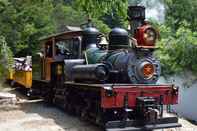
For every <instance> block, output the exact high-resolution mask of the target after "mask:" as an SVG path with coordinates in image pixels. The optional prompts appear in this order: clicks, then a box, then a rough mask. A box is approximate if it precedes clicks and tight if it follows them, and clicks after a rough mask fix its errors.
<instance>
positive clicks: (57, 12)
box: [52, 3, 86, 32]
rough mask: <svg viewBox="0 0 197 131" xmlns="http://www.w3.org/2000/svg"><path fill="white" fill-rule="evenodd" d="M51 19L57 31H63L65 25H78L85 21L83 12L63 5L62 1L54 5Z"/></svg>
mask: <svg viewBox="0 0 197 131" xmlns="http://www.w3.org/2000/svg"><path fill="white" fill-rule="evenodd" d="M52 20H53V21H54V24H55V27H56V31H57V32H61V31H64V30H65V27H66V26H67V25H71V26H80V25H81V24H83V23H85V22H86V19H85V15H84V13H83V12H80V11H77V10H74V9H73V8H72V7H71V6H65V5H63V4H62V3H59V4H57V5H56V6H55V7H54V10H53V12H52Z"/></svg>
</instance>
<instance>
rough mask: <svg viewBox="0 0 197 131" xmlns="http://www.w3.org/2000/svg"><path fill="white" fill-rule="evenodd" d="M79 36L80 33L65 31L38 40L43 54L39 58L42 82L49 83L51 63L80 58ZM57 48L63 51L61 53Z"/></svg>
mask: <svg viewBox="0 0 197 131" xmlns="http://www.w3.org/2000/svg"><path fill="white" fill-rule="evenodd" d="M81 36H82V31H67V32H63V33H59V34H54V35H51V36H48V37H44V38H41V39H40V42H41V44H42V46H41V48H42V49H41V50H42V53H43V57H42V58H41V65H42V67H41V79H42V80H47V81H50V79H51V64H52V62H55V61H63V60H64V59H77V58H81V55H82V50H81ZM59 47H60V48H62V49H63V50H65V51H63V53H62V51H61V50H60V49H59ZM64 48H65V49H64Z"/></svg>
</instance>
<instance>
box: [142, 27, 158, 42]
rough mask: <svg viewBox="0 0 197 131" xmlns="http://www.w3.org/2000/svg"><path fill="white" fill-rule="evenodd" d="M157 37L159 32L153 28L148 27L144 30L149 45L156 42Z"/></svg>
mask: <svg viewBox="0 0 197 131" xmlns="http://www.w3.org/2000/svg"><path fill="white" fill-rule="evenodd" d="M156 39H157V33H156V31H155V30H154V29H153V28H148V29H146V30H145V32H144V40H145V42H146V43H147V44H148V45H152V44H153V43H155V41H156Z"/></svg>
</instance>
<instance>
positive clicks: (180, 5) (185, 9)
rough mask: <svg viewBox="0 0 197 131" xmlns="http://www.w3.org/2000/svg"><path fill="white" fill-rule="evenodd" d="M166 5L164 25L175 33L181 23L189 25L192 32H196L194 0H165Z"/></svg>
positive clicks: (196, 6) (195, 2)
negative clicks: (184, 22)
mask: <svg viewBox="0 0 197 131" xmlns="http://www.w3.org/2000/svg"><path fill="white" fill-rule="evenodd" d="M164 2H165V4H166V5H167V13H166V16H167V17H166V24H167V25H168V26H170V27H172V28H173V29H174V30H175V31H176V30H177V29H178V28H179V27H180V26H181V24H182V21H186V22H187V23H188V24H189V28H190V29H192V31H197V28H196V27H197V15H196V12H197V1H196V0H165V1H164Z"/></svg>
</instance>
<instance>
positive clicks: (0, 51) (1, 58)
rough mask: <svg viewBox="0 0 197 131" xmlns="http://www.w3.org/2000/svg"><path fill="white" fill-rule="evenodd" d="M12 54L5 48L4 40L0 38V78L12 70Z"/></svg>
mask: <svg viewBox="0 0 197 131" xmlns="http://www.w3.org/2000/svg"><path fill="white" fill-rule="evenodd" d="M12 65H13V54H12V51H11V50H10V48H9V47H8V46H7V43H6V41H5V38H4V37H3V36H0V78H1V79H2V77H3V76H4V75H5V73H6V72H7V71H9V70H12Z"/></svg>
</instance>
